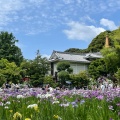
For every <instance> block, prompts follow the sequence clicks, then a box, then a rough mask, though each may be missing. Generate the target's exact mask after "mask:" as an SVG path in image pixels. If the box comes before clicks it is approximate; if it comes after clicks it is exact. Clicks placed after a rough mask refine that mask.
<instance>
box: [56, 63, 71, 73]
mask: <svg viewBox="0 0 120 120" xmlns="http://www.w3.org/2000/svg"><path fill="white" fill-rule="evenodd" d="M69 67H70V63H69V62H67V61H62V62H58V64H57V71H58V72H60V71H62V70H67V69H68V68H69Z"/></svg>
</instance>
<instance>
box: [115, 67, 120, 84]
mask: <svg viewBox="0 0 120 120" xmlns="http://www.w3.org/2000/svg"><path fill="white" fill-rule="evenodd" d="M115 77H116V78H117V80H118V84H119V85H120V68H118V70H117V72H116V73H115Z"/></svg>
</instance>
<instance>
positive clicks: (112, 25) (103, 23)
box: [100, 18, 118, 30]
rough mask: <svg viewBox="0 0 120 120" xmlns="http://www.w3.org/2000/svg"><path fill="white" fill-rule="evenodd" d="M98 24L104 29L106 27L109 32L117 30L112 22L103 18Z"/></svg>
mask: <svg viewBox="0 0 120 120" xmlns="http://www.w3.org/2000/svg"><path fill="white" fill-rule="evenodd" d="M100 24H101V25H103V26H105V27H108V28H109V29H110V30H115V29H117V28H118V26H116V25H115V23H114V22H113V21H111V20H108V19H105V18H102V19H101V20H100Z"/></svg>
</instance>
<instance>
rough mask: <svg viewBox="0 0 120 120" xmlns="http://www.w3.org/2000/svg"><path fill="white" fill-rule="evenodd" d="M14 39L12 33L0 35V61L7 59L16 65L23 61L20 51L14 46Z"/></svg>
mask: <svg viewBox="0 0 120 120" xmlns="http://www.w3.org/2000/svg"><path fill="white" fill-rule="evenodd" d="M16 42H18V40H16V38H15V37H14V36H13V34H12V33H8V32H1V33H0V59H1V58H4V59H7V60H8V61H9V62H15V63H16V64H17V65H20V63H21V62H22V61H23V56H22V52H21V49H20V48H19V47H18V46H16V44H15V43H16Z"/></svg>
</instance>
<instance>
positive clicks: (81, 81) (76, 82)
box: [70, 71, 90, 88]
mask: <svg viewBox="0 0 120 120" xmlns="http://www.w3.org/2000/svg"><path fill="white" fill-rule="evenodd" d="M70 80H71V82H72V86H76V87H78V88H83V87H85V86H88V84H89V82H90V81H89V77H88V73H87V72H86V71H81V72H80V73H79V74H71V75H70Z"/></svg>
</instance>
